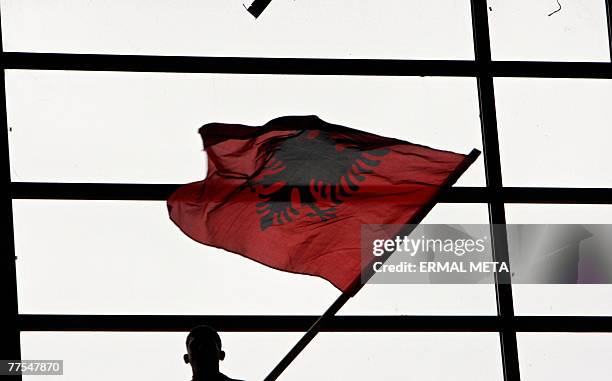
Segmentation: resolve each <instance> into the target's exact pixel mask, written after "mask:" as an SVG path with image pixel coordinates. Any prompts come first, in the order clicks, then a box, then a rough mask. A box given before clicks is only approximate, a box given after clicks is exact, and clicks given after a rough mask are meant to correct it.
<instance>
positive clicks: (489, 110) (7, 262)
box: [0, 0, 612, 381]
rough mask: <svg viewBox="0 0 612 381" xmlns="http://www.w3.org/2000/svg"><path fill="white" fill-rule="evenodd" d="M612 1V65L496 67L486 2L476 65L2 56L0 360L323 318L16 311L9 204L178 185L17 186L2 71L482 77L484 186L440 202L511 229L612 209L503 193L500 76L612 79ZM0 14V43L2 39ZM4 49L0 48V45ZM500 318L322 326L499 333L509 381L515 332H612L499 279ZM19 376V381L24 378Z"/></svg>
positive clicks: (160, 191)
mask: <svg viewBox="0 0 612 381" xmlns="http://www.w3.org/2000/svg"><path fill="white" fill-rule="evenodd" d="M611 8H612V4H611V0H606V17H607V21H608V41H609V44H610V59H611V62H529V61H492V59H491V44H490V37H489V25H488V16H487V2H486V0H471V11H472V31H473V40H474V50H475V59H474V60H470V61H459V60H378V59H311V58H308V59H305V58H230V57H189V56H137V55H99V54H56V53H25V52H4V51H3V50H0V56H1V57H0V58H1V66H2V69H3V70H2V73H1V74H0V85H1V86H2V99H1V100H0V101H1V102H0V103H1V106H0V112H1V113H2V133H3V134H4V136H3V139H4V141H5V149H6V152H5V158H6V159H5V160H6V161H5V163H6V164H5V170H6V172H5V173H6V177H7V182H8V193H9V194H8V196H9V198H8V204H9V221H8V232H9V247H8V253H7V254H6V255H4V256H3V259H2V265H1V267H0V279H2V283H1V284H2V286H3V287H2V290H3V293H2V295H3V300H4V303H5V304H4V306H5V308H4V314H5V316H7V317H8V318H9V319H8V321H9V322H10V324H6V325H2V327H0V333H1V335H2V337H3V342H4V344H5V345H4V346H2V349H1V352H0V356H2V358H5V359H20V358H21V353H20V333H21V332H22V331H156V332H161V331H167V332H171V331H188V330H189V329H190V328H191V327H192V326H194V325H196V324H201V323H208V324H212V325H214V326H215V327H217V328H218V329H219V330H221V331H239V332H288V331H302V332H303V331H305V330H306V329H308V327H309V326H310V325H311V324H312V323H313V322H314V320H316V319H317V318H318V317H317V316H293V315H292V316H285V315H281V316H276V315H267V316H248V315H230V316H226V315H206V316H185V315H136V316H134V315H52V314H43V315H37V314H19V313H18V307H17V306H18V299H17V277H16V268H15V261H14V258H15V245H14V234H13V214H12V201H13V200H16V199H78V200H165V199H166V197H167V196H168V195H169V194H170V193H171V192H172V191H173V190H174V189H176V187H178V185H177V184H108V183H104V184H93V183H88V184H84V183H35V182H26V183H24V182H12V181H11V179H10V156H9V149H8V126H7V117H6V93H5V91H6V90H5V83H4V81H5V70H6V69H31V70H81V71H126V72H180V73H234V74H238V73H242V74H263V73H265V74H304V75H378V76H452V77H474V78H476V79H477V84H478V94H479V107H480V115H481V132H482V139H483V153H484V160H485V171H486V186H485V187H455V188H453V189H452V190H451V192H449V194H448V195H446V196H445V198H444V199H443V200H442V202H459V203H487V204H488V207H489V219H490V223H492V224H505V222H506V221H505V209H504V206H505V204H506V203H547V204H548V203H563V204H611V203H612V202H611V200H612V188H541V187H504V186H503V183H502V173H501V165H500V154H499V141H498V132H497V117H496V110H495V93H494V84H493V78H494V77H530V78H601V79H610V78H612V14H611ZM1 37H2V34H1V17H0V41H1ZM0 49H1V46H0ZM493 241H494V252H495V257H496V259H497V260H503V259H504V258H507V256H508V252H507V242H506V240H505V236H504V235H503V234H502V235H499V234H497V235H495V236H494V237H493ZM496 295H497V315H494V316H461V315H458V316H335V317H333V318H332V319H330V321H329V322H328V323H327V324H326V325H325V326H324V327H323V328H322V330H323V331H328V332H499V334H500V343H501V355H502V363H503V371H504V379H505V380H506V381H510V380H512V381H514V380H519V379H520V371H519V361H518V351H517V343H516V333H517V332H612V317H610V316H601V317H599V316H516V315H515V314H514V304H513V299H512V288H511V286H510V285H507V284H506V285H504V284H501V282H497V283H496ZM18 379H20V377H19V378H18Z"/></svg>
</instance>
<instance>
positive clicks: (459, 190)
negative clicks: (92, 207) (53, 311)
mask: <svg viewBox="0 0 612 381" xmlns="http://www.w3.org/2000/svg"><path fill="white" fill-rule="evenodd" d="M179 186H180V184H111V183H34V182H13V183H10V197H11V198H13V199H56V200H144V201H163V200H166V199H167V198H168V196H170V194H171V193H172V192H174V191H175V190H176V189H177V188H178V187H179ZM492 200H501V201H503V202H506V203H543V204H547V203H550V204H566V203H572V204H611V203H612V188H529V187H525V188H521V187H505V188H501V189H499V190H496V191H492V190H490V189H489V188H487V187H453V188H451V189H450V190H449V192H447V193H446V194H445V195H444V196H443V197H442V200H441V201H442V202H447V203H451V202H452V203H487V202H491V201H492Z"/></svg>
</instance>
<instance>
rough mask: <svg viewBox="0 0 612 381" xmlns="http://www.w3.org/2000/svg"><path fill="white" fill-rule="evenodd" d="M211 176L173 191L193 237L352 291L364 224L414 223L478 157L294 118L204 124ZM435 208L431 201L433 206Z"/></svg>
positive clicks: (174, 206)
mask: <svg viewBox="0 0 612 381" xmlns="http://www.w3.org/2000/svg"><path fill="white" fill-rule="evenodd" d="M199 132H200V135H201V136H202V140H203V143H204V149H205V150H206V153H207V155H208V175H207V176H206V179H205V180H203V181H198V182H195V183H191V184H187V185H184V186H182V187H180V188H179V189H178V190H176V191H175V192H174V193H173V194H172V195H171V196H170V198H169V199H168V211H169V213H170V218H171V219H172V221H174V223H175V224H176V225H177V226H178V227H179V228H180V229H181V230H182V231H183V232H184V233H185V234H187V235H188V236H189V237H191V238H193V239H194V240H196V241H198V242H201V243H203V244H206V245H210V246H214V247H218V248H222V249H225V250H227V251H230V252H233V253H238V254H241V255H243V256H245V257H248V258H250V259H253V260H255V261H258V262H260V263H263V264H265V265H268V266H270V267H273V268H276V269H279V270H283V271H289V272H294V273H300V274H310V275H316V276H320V277H322V278H324V279H327V280H328V281H330V282H331V283H332V284H333V285H334V286H336V287H337V288H339V289H340V290H342V291H348V290H349V288H350V287H351V285H352V284H353V283H354V282H355V280H356V279H358V278H359V275H360V271H361V264H360V259H361V249H360V245H361V239H360V234H361V225H362V224H408V223H411V222H413V219H414V217H415V216H416V215H418V213H419V212H422V211H423V210H424V209H426V208H431V206H432V205H433V203H435V202H436V197H437V195H438V194H439V193H440V191H441V190H442V189H443V188H445V187H449V186H450V185H452V183H453V182H454V181H455V180H456V179H457V177H458V176H459V175H461V173H463V171H465V169H466V168H467V167H468V166H469V165H470V164H471V163H472V162H473V160H474V159H475V157H476V156H477V154H478V151H476V156H474V155H469V156H468V155H462V154H458V153H454V152H449V151H441V150H436V149H432V148H429V147H425V146H422V145H417V144H413V143H409V142H406V141H402V140H398V139H393V138H387V137H382V136H378V135H374V134H371V133H367V132H363V131H359V130H355V129H352V128H348V127H344V126H340V125H335V124H331V123H327V122H325V121H323V120H321V119H320V118H318V117H316V116H286V117H280V118H277V119H273V120H271V121H270V122H268V123H266V124H265V125H263V126H261V127H249V126H244V125H236V124H223V123H210V124H206V125H204V126H202V127H201V128H200V130H199ZM427 210H428V209H427Z"/></svg>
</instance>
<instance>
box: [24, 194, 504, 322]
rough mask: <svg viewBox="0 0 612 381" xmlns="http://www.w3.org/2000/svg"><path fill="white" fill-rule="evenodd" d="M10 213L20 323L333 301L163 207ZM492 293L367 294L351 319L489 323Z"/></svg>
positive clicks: (293, 310)
mask: <svg viewBox="0 0 612 381" xmlns="http://www.w3.org/2000/svg"><path fill="white" fill-rule="evenodd" d="M445 206H446V204H441V205H438V206H437V207H436V208H440V209H444V208H445ZM480 207H483V206H480ZM13 208H14V221H15V245H16V253H17V256H18V259H17V262H16V264H17V281H18V293H19V311H20V313H46V314H186V315H189V314H196V315H199V314H202V315H206V314H247V315H248V314H263V315H268V314H270V315H274V314H314V315H318V314H320V313H322V312H323V311H324V310H325V309H326V308H327V307H328V306H329V305H330V304H331V303H332V302H333V301H334V300H335V299H336V298H337V296H338V295H339V291H338V290H337V289H335V288H334V287H333V286H331V284H329V283H328V282H327V281H325V280H322V279H320V278H317V277H312V276H305V275H295V274H290V273H286V272H282V271H277V270H273V269H271V268H268V267H266V266H263V265H260V264H258V263H256V262H254V261H251V260H248V259H245V258H243V257H241V256H239V255H235V254H231V253H227V252H224V251H222V250H219V249H214V248H211V247H207V246H204V245H200V244H198V243H196V242H195V241H192V240H191V239H190V238H188V237H187V236H185V235H184V234H183V233H182V232H180V231H179V229H178V228H177V227H176V226H174V225H173V224H172V222H171V221H170V219H169V218H168V216H167V210H166V206H165V203H164V202H127V201H125V202H112V201H47V200H15V201H13ZM469 210H470V209H466V211H469ZM455 211H456V208H451V212H444V211H440V212H437V213H439V215H440V216H443V215H445V214H450V213H454V212H455ZM377 289H378V290H382V288H377ZM492 289H493V287H492V286H491V287H490V288H489V289H488V290H486V289H485V290H484V291H483V290H482V289H473V290H472V289H470V290H468V289H466V290H462V292H463V291H465V297H464V298H457V297H456V291H453V290H450V289H448V288H433V287H430V288H420V289H419V288H411V289H409V290H410V291H411V292H410V294H409V295H410V299H409V300H408V299H407V298H406V294H405V293H404V292H405V291H406V290H407V289H406V288H401V287H398V288H394V289H393V292H388V293H385V298H384V299H381V295H380V293H379V294H376V292H375V291H373V292H372V294H367V293H365V290H364V296H363V297H360V301H357V300H356V301H355V306H353V307H351V308H350V310H349V312H350V313H352V314H359V313H363V314H377V313H383V314H386V313H396V314H404V313H414V314H440V313H444V314H452V313H461V314H493V313H494V311H495V307H494V305H495V298H494V294H493V292H492ZM368 295H369V296H368ZM247 296H248V297H247ZM470 297H473V298H474V300H468V299H470ZM458 299H459V300H463V303H459V301H458ZM382 300H385V302H384V303H383V302H382ZM352 302H353V301H351V303H352Z"/></svg>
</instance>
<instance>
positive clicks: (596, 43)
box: [487, 0, 610, 62]
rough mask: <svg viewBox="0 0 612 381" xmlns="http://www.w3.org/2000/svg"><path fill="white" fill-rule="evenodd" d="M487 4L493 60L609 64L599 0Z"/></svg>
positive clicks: (491, 1) (602, 5) (496, 0)
mask: <svg viewBox="0 0 612 381" xmlns="http://www.w3.org/2000/svg"><path fill="white" fill-rule="evenodd" d="M487 3H488V4H489V26H490V31H491V53H492V56H493V59H494V60H501V61H513V60H515V61H520V60H523V61H604V62H605V61H609V60H610V55H609V45H608V35H607V33H608V31H607V25H606V8H605V0H572V1H563V0H560V1H559V2H557V1H554V0H513V1H500V0H489V1H487ZM559 4H560V5H559ZM559 8H561V9H560V10H559V11H558V12H555V11H557V10H558V9H559ZM517 26H520V27H517Z"/></svg>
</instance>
